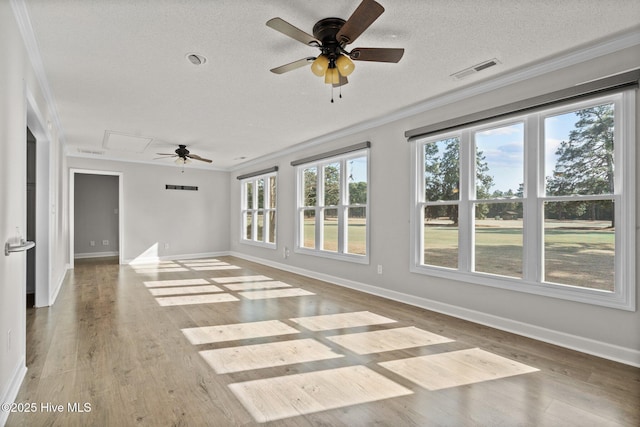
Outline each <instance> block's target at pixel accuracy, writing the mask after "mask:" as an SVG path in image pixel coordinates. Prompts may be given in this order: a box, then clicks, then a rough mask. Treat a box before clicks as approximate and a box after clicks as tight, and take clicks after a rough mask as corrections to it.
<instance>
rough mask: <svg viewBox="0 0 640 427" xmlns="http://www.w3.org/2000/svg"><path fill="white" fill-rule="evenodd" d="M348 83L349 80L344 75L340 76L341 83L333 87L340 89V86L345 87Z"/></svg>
mask: <svg viewBox="0 0 640 427" xmlns="http://www.w3.org/2000/svg"><path fill="white" fill-rule="evenodd" d="M347 83H349V80H348V79H347V78H346V77H345V76H343V75H342V74H340V82H339V83H336V84H334V85H333V87H340V86H344V85H346V84H347Z"/></svg>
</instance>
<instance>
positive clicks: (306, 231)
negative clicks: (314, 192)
mask: <svg viewBox="0 0 640 427" xmlns="http://www.w3.org/2000/svg"><path fill="white" fill-rule="evenodd" d="M302 246H303V247H305V248H311V249H315V248H316V211H315V209H305V210H304V211H302Z"/></svg>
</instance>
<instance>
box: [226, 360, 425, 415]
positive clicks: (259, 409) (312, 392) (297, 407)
mask: <svg viewBox="0 0 640 427" xmlns="http://www.w3.org/2000/svg"><path fill="white" fill-rule="evenodd" d="M229 388H230V389H231V391H233V393H234V394H235V395H236V397H237V398H238V399H239V400H240V401H241V402H242V404H243V405H244V407H245V408H246V409H247V410H248V411H249V412H250V413H251V415H252V416H253V418H254V419H255V420H256V421H257V422H267V421H273V420H279V419H283V418H288V417H293V416H296V415H304V414H311V413H314V412H319V411H324V410H327V409H335V408H342V407H345V406H351V405H357V404H360V403H366V402H374V401H377V400H382V399H389V398H393V397H398V396H406V395H409V394H412V393H413V392H412V391H411V390H409V389H407V388H405V387H402V386H401V385H399V384H397V383H395V382H393V381H391V380H390V379H388V378H385V377H383V376H382V375H380V374H378V373H376V372H374V371H372V370H371V369H369V368H367V367H365V366H348V367H345V368H337V369H329V370H324V371H316V372H308V373H303V374H296V375H287V376H283V377H276V378H266V379H259V380H254V381H246V382H241V383H234V384H229Z"/></svg>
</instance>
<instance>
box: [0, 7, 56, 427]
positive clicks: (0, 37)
mask: <svg viewBox="0 0 640 427" xmlns="http://www.w3.org/2000/svg"><path fill="white" fill-rule="evenodd" d="M17 22H18V21H17V20H16V18H15V15H14V10H13V9H12V7H11V4H10V2H6V1H3V2H0V57H1V58H2V61H0V150H1V151H2V152H3V153H9V155H3V156H0V244H2V245H3V246H4V243H5V241H7V240H8V239H9V238H12V237H15V235H16V227H19V228H20V230H21V233H23V234H24V230H25V226H26V128H27V123H28V124H29V127H30V128H31V129H32V130H33V129H38V132H37V133H38V134H37V135H36V137H37V138H38V139H39V140H40V141H48V143H47V146H46V149H44V150H43V151H42V153H43V154H49V155H50V157H49V158H48V159H47V162H48V164H49V172H50V175H49V178H50V179H49V182H50V184H51V187H50V188H43V189H42V192H43V193H42V194H43V196H47V197H48V199H47V200H44V203H42V200H41V199H40V198H39V200H40V201H39V202H37V203H38V204H39V207H38V208H39V209H44V210H45V213H46V212H47V211H49V210H50V213H51V214H52V216H51V222H50V224H51V226H52V228H51V233H50V235H49V236H48V238H46V239H43V242H42V243H43V244H42V246H40V247H39V249H40V250H41V251H43V253H44V254H48V255H51V254H57V255H55V256H49V257H44V256H43V257H42V258H43V259H47V258H48V262H49V270H48V271H47V272H46V274H45V275H44V276H48V277H44V278H45V279H46V280H45V282H43V283H44V286H41V287H39V288H38V289H39V290H42V292H41V293H40V294H37V298H38V299H37V301H36V304H38V305H47V304H48V303H49V302H50V301H51V300H52V298H53V297H54V296H55V293H56V292H57V289H58V287H59V284H60V283H61V282H62V279H63V277H64V274H65V272H66V253H67V251H66V249H65V245H66V243H65V240H64V239H63V236H64V235H65V231H66V230H65V221H64V216H59V215H58V211H57V208H58V206H60V205H61V204H63V203H64V200H65V197H66V194H65V192H64V191H60V190H59V189H60V188H62V187H61V186H59V184H60V183H62V182H64V177H63V176H62V174H61V168H62V167H64V158H63V156H62V152H61V150H60V142H59V141H58V137H57V134H58V132H57V129H56V128H55V126H52V127H51V128H48V126H47V125H46V124H45V123H47V122H49V123H53V122H55V119H54V116H55V114H54V113H53V112H52V111H51V109H50V108H49V106H48V104H47V102H46V101H45V94H44V92H43V89H42V86H41V85H40V82H39V81H38V79H37V78H36V75H35V72H34V68H33V65H32V64H33V63H32V57H30V56H29V53H28V51H27V49H26V48H25V44H24V42H23V39H22V36H21V32H20V28H19V26H18V24H17ZM27 113H29V122H27ZM43 129H44V130H43ZM42 160H44V159H40V161H42ZM43 204H44V206H42V205H43ZM37 216H38V217H42V215H37ZM45 216H48V215H46V214H45ZM39 227H40V226H39ZM41 228H43V229H45V228H47V227H41ZM25 278H26V255H25V254H24V253H14V254H11V255H10V256H4V253H2V254H1V255H0V402H12V401H13V399H14V398H15V395H16V394H17V392H18V388H19V387H20V384H21V382H22V378H23V377H24V374H25V372H26V367H25V354H26V349H25V336H26V326H25V325H26V322H25V319H26V301H25V294H26V288H25V287H26V283H25ZM41 288H42V289H41ZM40 300H42V301H44V303H42V302H41V301H40ZM39 301H40V302H39ZM7 415H8V414H7V412H0V425H2V424H4V422H5V420H6V417H7Z"/></svg>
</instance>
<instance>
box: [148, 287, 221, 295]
mask: <svg viewBox="0 0 640 427" xmlns="http://www.w3.org/2000/svg"><path fill="white" fill-rule="evenodd" d="M223 291H224V289H220V288H219V287H217V286H216V285H206V286H178V287H176V288H171V287H163V288H150V289H149V292H151V295H153V296H156V297H158V296H164V295H184V294H209V293H213V292H223Z"/></svg>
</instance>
